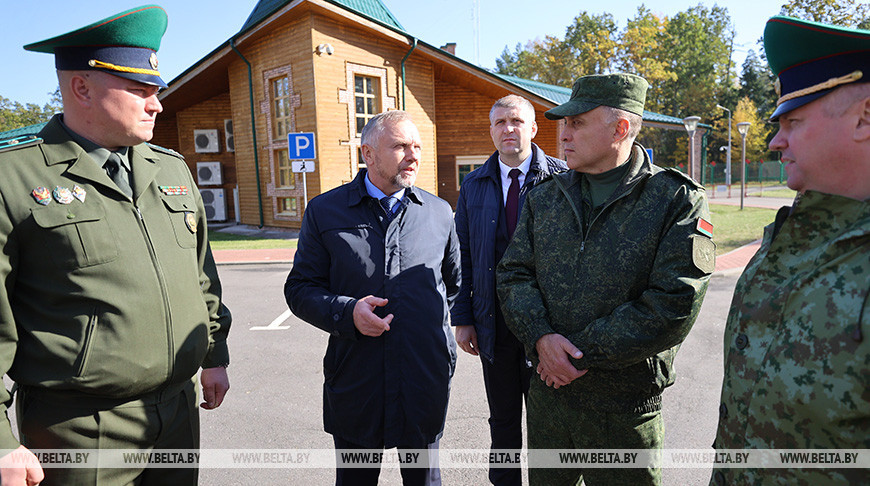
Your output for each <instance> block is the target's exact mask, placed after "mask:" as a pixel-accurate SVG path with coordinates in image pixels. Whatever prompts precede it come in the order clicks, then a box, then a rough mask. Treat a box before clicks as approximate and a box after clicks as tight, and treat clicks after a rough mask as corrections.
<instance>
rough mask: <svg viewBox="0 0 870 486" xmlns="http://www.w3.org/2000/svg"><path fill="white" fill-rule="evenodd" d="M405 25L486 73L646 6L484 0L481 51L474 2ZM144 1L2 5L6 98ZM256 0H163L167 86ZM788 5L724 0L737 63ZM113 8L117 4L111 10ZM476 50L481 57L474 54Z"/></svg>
mask: <svg viewBox="0 0 870 486" xmlns="http://www.w3.org/2000/svg"><path fill="white" fill-rule="evenodd" d="M382 1H383V2H384V4H385V5H386V6H387V8H389V9H390V11H392V12H393V15H394V16H395V17H396V18H397V19H398V20H399V22H400V23H401V24H402V25H403V26H404V27H405V29H406V30H407V31H408V32H409V33H410V34H411V35H414V36H416V37H418V38H419V39H421V40H423V41H424V42H427V43H429V44H432V45H435V46H441V45H443V44H446V43H448V42H455V43H456V44H457V49H456V54H457V55H458V56H459V57H461V58H463V59H465V60H466V61H469V62H472V63H477V64H479V65H481V66H482V67H484V68H495V59H496V58H497V57H498V56H499V55H501V52H502V51H503V50H504V48H505V46H508V47H509V49H510V50H513V49H514V46H516V44H517V43H521V44H523V45H525V43H526V42H527V41H529V40H532V39H535V38H543V37H544V36H545V35H553V36H557V37H562V36H563V35H564V33H565V28H566V27H567V26H568V25H569V24H570V23H571V22H572V21H573V19H574V17H575V16H576V15H577V14H578V13H579V12H580V11H582V10H586V11H587V12H589V13H591V14H601V13H604V12H605V9H604V8H602V5H606V11H607V12H609V13H611V14H612V15H613V16H614V18H615V19H616V21H617V22H618V23H619V26H620V28H621V27H624V26H625V22H626V20H627V19H629V18H631V17H633V16H634V15H635V13H636V11H637V7H638V6H639V5H640V4H641V3H644V2H641V1H635V0H610V1H609V2H588V1H580V2H578V1H577V0H538V1H535V2H529V1H527V0H500V1H499V0H478V2H477V3H478V5H479V12H480V13H479V36H478V37H479V44H478V49H477V50H475V47H474V46H475V42H474V30H475V28H474V22H473V8H472V5H473V3H474V2H473V1H472V0H439V1H431V0H427V1H419V0H382ZM143 3H144V2H139V1H128V0H117V1H113V2H105V1H103V0H99V1H98V0H78V1H74V2H73V1H70V0H36V1H34V2H22V1H9V2H5V1H4V2H3V4H4V5H3V18H4V22H3V23H4V25H5V26H4V27H3V31H4V32H3V42H2V43H0V59H2V60H3V63H4V65H5V68H6V69H5V74H4V75H2V76H0V96H4V97H6V98H9V99H11V100H14V101H18V102H21V103H38V104H43V103H45V102H47V101H48V99H49V93H50V92H53V91H54V90H55V88H56V87H57V78H56V77H55V73H54V59H53V58H52V56H50V55H48V54H40V53H33V52H27V51H25V50H24V49H22V48H21V46H23V45H25V44H29V43H31V42H35V41H39V40H43V39H46V38H49V37H53V36H55V35H58V34H62V33H65V32H68V31H70V30H74V29H76V28H79V27H82V26H84V25H87V24H90V23H92V22H95V21H97V20H100V19H102V18H105V17H107V16H109V15H112V14H114V13H117V12H121V11H123V10H126V9H128V8H132V7H136V6H138V5H142V4H143ZM256 3H257V0H209V1H204V0H164V1H162V2H158V4H159V5H161V6H162V7H163V8H164V9H165V10H166V11H167V13H168V14H169V28H168V30H167V32H166V35H165V36H164V37H163V42H162V44H161V47H160V52H159V57H160V70H161V72H162V73H163V78H164V79H165V80H167V81H169V80H171V79H173V78H174V77H175V76H177V75H178V74H180V73H181V72H183V71H184V70H185V69H186V68H188V67H190V66H191V65H192V64H194V63H196V62H197V61H199V60H200V59H202V58H203V57H204V56H205V55H206V54H208V53H209V52H211V51H212V50H213V49H214V48H216V47H217V46H219V45H220V44H221V43H223V42H224V41H226V40H227V39H229V38H230V37H231V36H232V35H233V34H235V33H236V32H238V31H239V29H240V28H241V26H242V24H243V23H244V22H245V20H246V19H247V18H248V15H249V14H250V13H251V11H252V10H253V9H254V6H255V5H256ZM699 3H701V4H704V5H706V6H708V7H710V6H712V5H714V2H712V1H708V0H702V1H699V0H694V1H690V0H656V1H648V2H646V5H647V7H649V8H650V9H651V10H652V11H653V12H655V13H657V14H660V15H665V16H669V17H670V16H673V15H674V14H676V13H678V12H681V11H685V10H686V9H688V8H689V7H691V6H694V5H698V4H699ZM783 3H784V0H752V1H747V0H719V1H718V2H715V4H718V5H720V6H723V7H726V8H727V9H728V12H729V14H730V15H731V20H732V22H733V23H734V26H735V29H736V31H737V40H736V44H735V53H734V60H735V62H736V63H737V65H738V66H739V65H740V64H741V63H742V62H743V59H744V57H745V55H746V51H748V50H749V49H754V50H755V51H756V53H757V52H758V50H759V46H758V45H757V44H756V41H757V40H758V39H759V38H760V37H761V34H762V32H763V30H764V23H765V21H766V20H767V19H768V18H769V17H771V16H773V15H777V14H778V13H779V9H780V6H781V5H782V4H783ZM107 5H110V6H109V7H107ZM475 51H477V52H475Z"/></svg>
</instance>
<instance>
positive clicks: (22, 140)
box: [0, 135, 42, 152]
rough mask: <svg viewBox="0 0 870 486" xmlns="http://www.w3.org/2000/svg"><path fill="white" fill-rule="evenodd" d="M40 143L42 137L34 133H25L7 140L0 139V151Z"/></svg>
mask: <svg viewBox="0 0 870 486" xmlns="http://www.w3.org/2000/svg"><path fill="white" fill-rule="evenodd" d="M41 143H42V139H41V138H39V137H37V136H35V135H25V136H22V137H15V138H10V139H9V140H0V152H6V151H9V150H15V149H20V148H24V147H30V146H32V145H39V144H41Z"/></svg>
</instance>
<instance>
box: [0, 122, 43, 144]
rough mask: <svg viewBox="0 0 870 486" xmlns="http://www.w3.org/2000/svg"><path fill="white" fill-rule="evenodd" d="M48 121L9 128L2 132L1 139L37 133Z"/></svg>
mask: <svg viewBox="0 0 870 486" xmlns="http://www.w3.org/2000/svg"><path fill="white" fill-rule="evenodd" d="M46 123H48V122H45V123H37V124H36V125H30V126H26V127H22V128H15V129H13V130H7V131H5V132H0V140H9V139H12V138H16V137H23V136H26V135H36V134H37V133H39V132H40V131H41V130H42V127H44V126H45V125H46Z"/></svg>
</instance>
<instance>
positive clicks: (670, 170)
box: [664, 167, 706, 190]
mask: <svg viewBox="0 0 870 486" xmlns="http://www.w3.org/2000/svg"><path fill="white" fill-rule="evenodd" d="M664 172H665V173H666V174H671V175H672V176H676V177H678V178H680V180H682V181H688V182H691V183H692V185H694V186H695V187H696V188H698V189H705V190H706V188H705V187H704V186H703V185H702V184H701V183H699V182H698V181H696V180H695V179H692V178H691V177H689V176H688V175H687V174H686V173H684V172H683V171H681V170H679V169H675V168H673V167H664Z"/></svg>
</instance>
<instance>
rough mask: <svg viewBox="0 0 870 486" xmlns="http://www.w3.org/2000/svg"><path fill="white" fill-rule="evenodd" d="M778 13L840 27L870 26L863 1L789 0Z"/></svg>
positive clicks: (869, 13)
mask: <svg viewBox="0 0 870 486" xmlns="http://www.w3.org/2000/svg"><path fill="white" fill-rule="evenodd" d="M779 13H780V14H781V15H788V16H789V17H796V18H799V19H804V20H812V21H815V22H823V23H826V24H834V25H839V26H842V27H858V28H864V29H866V28H867V27H868V26H870V25H868V24H870V4H868V3H867V2H866V1H865V0H791V1H790V2H788V3H787V4H785V5H783V6H782V9H781V10H780V12H779Z"/></svg>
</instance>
